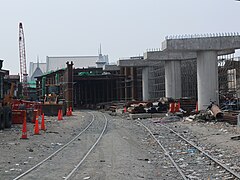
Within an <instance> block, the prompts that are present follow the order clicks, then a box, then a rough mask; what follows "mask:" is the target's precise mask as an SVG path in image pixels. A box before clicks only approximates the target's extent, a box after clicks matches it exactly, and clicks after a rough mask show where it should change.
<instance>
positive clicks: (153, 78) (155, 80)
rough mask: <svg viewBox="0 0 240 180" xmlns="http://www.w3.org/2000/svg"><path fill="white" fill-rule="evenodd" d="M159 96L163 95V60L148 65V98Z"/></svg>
mask: <svg viewBox="0 0 240 180" xmlns="http://www.w3.org/2000/svg"><path fill="white" fill-rule="evenodd" d="M160 97H165V69H164V61H159V62H158V63H157V64H156V66H152V67H149V98H150V99H151V100H158V99H159V98H160Z"/></svg>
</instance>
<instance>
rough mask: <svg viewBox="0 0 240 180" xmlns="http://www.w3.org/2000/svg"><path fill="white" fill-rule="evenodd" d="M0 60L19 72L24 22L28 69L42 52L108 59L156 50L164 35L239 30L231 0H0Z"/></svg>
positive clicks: (236, 10) (235, 4)
mask: <svg viewBox="0 0 240 180" xmlns="http://www.w3.org/2000/svg"><path fill="white" fill-rule="evenodd" d="M0 9H1V15H0V22H1V25H0V32H1V33H0V59H4V69H9V70H10V73H11V74H17V73H19V72H20V68H19V51H18V24H19V22H23V27H24V33H25V43H26V54H27V70H29V62H30V61H33V62H36V61H37V60H36V59H37V56H38V55H39V58H40V62H45V61H46V56H64V55H97V54H98V48H99V44H100V43H101V44H102V52H103V54H108V55H109V59H110V62H116V61H117V60H118V59H119V58H122V57H129V56H136V55H142V54H143V52H145V51H146V49H150V48H160V44H161V42H162V41H163V40H164V38H165V36H168V35H181V34H203V33H219V32H240V23H239V12H240V2H236V1H235V0H198V1H196V0H0Z"/></svg>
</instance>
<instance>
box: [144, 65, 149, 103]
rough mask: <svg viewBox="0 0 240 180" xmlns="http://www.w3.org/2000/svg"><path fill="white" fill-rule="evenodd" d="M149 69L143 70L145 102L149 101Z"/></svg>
mask: <svg viewBox="0 0 240 180" xmlns="http://www.w3.org/2000/svg"><path fill="white" fill-rule="evenodd" d="M148 73H149V67H143V68H142V94H143V101H147V100H149V90H148V77H149V75H148Z"/></svg>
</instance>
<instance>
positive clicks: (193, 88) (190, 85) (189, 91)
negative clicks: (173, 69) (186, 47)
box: [181, 59, 197, 99]
mask: <svg viewBox="0 0 240 180" xmlns="http://www.w3.org/2000/svg"><path fill="white" fill-rule="evenodd" d="M181 81H182V97H191V98H195V99H196V98H197V60H196V59H193V60H184V61H181Z"/></svg>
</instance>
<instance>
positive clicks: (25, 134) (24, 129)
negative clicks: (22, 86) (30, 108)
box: [21, 111, 28, 139]
mask: <svg viewBox="0 0 240 180" xmlns="http://www.w3.org/2000/svg"><path fill="white" fill-rule="evenodd" d="M21 139H28V137H27V119H26V111H25V112H24V118H23V128H22V137H21Z"/></svg>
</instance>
